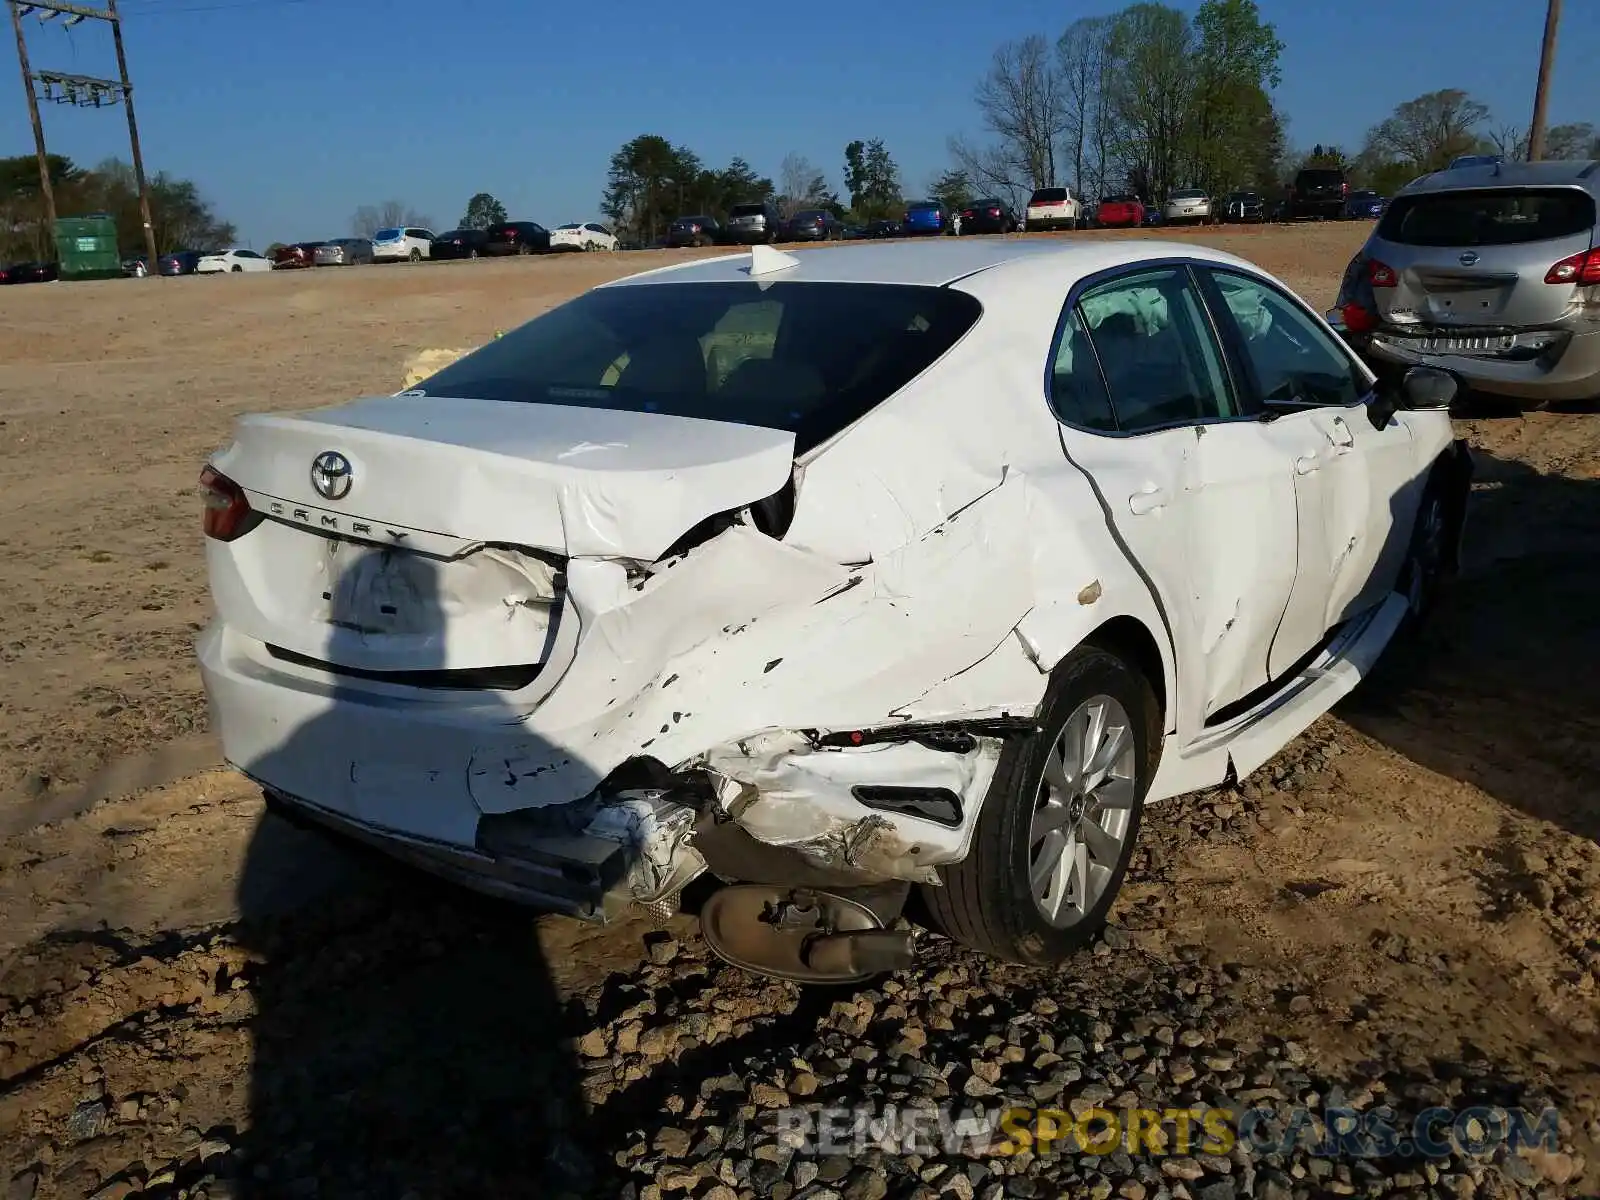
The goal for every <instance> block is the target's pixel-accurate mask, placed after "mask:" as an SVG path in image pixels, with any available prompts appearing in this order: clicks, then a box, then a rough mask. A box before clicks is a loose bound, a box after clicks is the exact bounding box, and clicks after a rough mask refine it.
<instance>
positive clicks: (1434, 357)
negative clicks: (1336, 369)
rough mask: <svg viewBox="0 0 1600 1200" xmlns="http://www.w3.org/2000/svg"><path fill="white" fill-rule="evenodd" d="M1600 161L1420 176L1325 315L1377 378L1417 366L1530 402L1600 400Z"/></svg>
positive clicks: (1393, 205) (1392, 208)
mask: <svg viewBox="0 0 1600 1200" xmlns="http://www.w3.org/2000/svg"><path fill="white" fill-rule="evenodd" d="M1597 197H1600V161H1592V162H1591V161H1578V162H1537V163H1490V164H1486V165H1482V166H1469V167H1458V168H1456V169H1454V170H1449V171H1438V172H1435V173H1434V174H1431V175H1424V176H1423V177H1422V178H1420V179H1416V180H1413V181H1412V182H1411V183H1410V184H1408V185H1406V187H1404V188H1402V189H1401V190H1400V192H1399V193H1398V194H1397V195H1396V196H1395V197H1394V199H1393V200H1392V201H1390V203H1389V208H1388V210H1387V211H1386V212H1385V213H1384V215H1383V218H1382V219H1381V220H1380V221H1379V222H1378V225H1377V228H1376V229H1374V230H1373V232H1372V235H1371V236H1370V237H1369V238H1368V239H1367V243H1366V245H1365V246H1363V247H1362V248H1361V251H1360V252H1359V253H1358V254H1357V255H1356V256H1355V258H1354V259H1352V260H1351V262H1350V265H1349V267H1348V268H1347V269H1346V271H1345V276H1344V282H1343V284H1342V286H1341V287H1340V290H1339V299H1338V302H1337V305H1336V308H1335V310H1334V311H1333V312H1331V313H1329V314H1328V319H1329V321H1330V322H1331V323H1332V324H1334V325H1335V326H1336V327H1338V328H1340V329H1341V332H1343V333H1344V334H1345V336H1346V337H1347V338H1348V339H1349V340H1350V341H1351V343H1352V344H1353V345H1354V346H1355V348H1356V349H1357V350H1358V351H1360V352H1361V354H1362V355H1363V357H1365V358H1366V359H1367V361H1368V362H1369V363H1370V365H1371V366H1372V367H1373V368H1374V370H1376V371H1377V372H1378V373H1379V374H1380V375H1381V374H1386V373H1401V372H1403V371H1404V370H1405V369H1407V368H1409V367H1413V366H1429V367H1438V368H1441V369H1443V370H1446V371H1449V372H1450V373H1451V374H1452V375H1454V376H1455V377H1456V378H1457V379H1458V380H1459V381H1460V382H1461V383H1462V384H1463V385H1465V386H1466V387H1470V388H1475V389H1477V390H1478V391H1480V392H1485V393H1489V394H1493V395H1500V396H1506V397H1509V398H1512V399H1515V400H1518V401H1519V402H1521V404H1522V405H1523V407H1526V408H1539V407H1543V406H1544V405H1546V404H1549V403H1552V402H1557V401H1569V400H1588V399H1592V398H1596V397H1600V240H1597V234H1596V220H1597V218H1596V203H1597Z"/></svg>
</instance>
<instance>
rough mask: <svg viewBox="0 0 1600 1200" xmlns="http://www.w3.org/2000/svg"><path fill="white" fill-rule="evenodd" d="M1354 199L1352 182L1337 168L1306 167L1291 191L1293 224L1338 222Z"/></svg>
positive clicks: (1290, 217)
mask: <svg viewBox="0 0 1600 1200" xmlns="http://www.w3.org/2000/svg"><path fill="white" fill-rule="evenodd" d="M1349 197H1350V181H1349V180H1348V179H1346V178H1345V174H1344V172H1343V171H1341V170H1340V169H1339V168H1337V167H1306V168H1305V169H1304V170H1302V171H1300V172H1299V173H1298V174H1297V175H1295V177H1294V183H1293V184H1292V185H1290V188H1289V205H1288V207H1289V220H1291V221H1297V220H1299V219H1300V218H1301V217H1316V218H1317V219H1319V220H1333V219H1337V218H1338V216H1339V214H1340V213H1342V212H1343V211H1344V202H1345V201H1346V200H1347V199H1349Z"/></svg>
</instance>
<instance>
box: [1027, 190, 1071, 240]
mask: <svg viewBox="0 0 1600 1200" xmlns="http://www.w3.org/2000/svg"><path fill="white" fill-rule="evenodd" d="M1083 215H1084V214H1083V205H1082V204H1080V203H1079V202H1078V198H1077V197H1076V196H1074V195H1073V194H1072V189H1071V188H1064V187H1058V188H1040V189H1039V190H1038V191H1036V192H1034V193H1033V195H1032V196H1030V197H1028V207H1027V208H1026V209H1025V210H1024V211H1023V214H1022V227H1023V228H1024V229H1025V230H1027V231H1028V232H1029V233H1033V232H1036V231H1038V230H1041V229H1043V230H1049V229H1076V228H1077V227H1078V225H1079V223H1080V222H1081V221H1082V220H1083Z"/></svg>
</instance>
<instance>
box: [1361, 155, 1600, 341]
mask: <svg viewBox="0 0 1600 1200" xmlns="http://www.w3.org/2000/svg"><path fill="white" fill-rule="evenodd" d="M1595 216H1596V214H1595V202H1594V199H1593V198H1592V197H1591V196H1590V195H1589V193H1587V192H1586V191H1584V190H1583V189H1581V188H1576V187H1551V188H1468V189H1462V190H1459V191H1449V192H1434V193H1427V192H1424V193H1421V194H1418V195H1413V196H1400V197H1397V198H1396V199H1395V200H1394V201H1393V202H1392V203H1391V204H1390V205H1389V209H1388V211H1387V212H1386V213H1385V214H1384V215H1383V219H1382V221H1381V222H1380V223H1379V225H1378V229H1377V232H1376V234H1375V235H1374V238H1373V241H1372V244H1371V247H1370V250H1369V253H1370V255H1371V256H1372V257H1374V258H1376V259H1378V260H1379V261H1380V262H1381V263H1383V264H1384V265H1385V266H1387V267H1389V268H1390V270H1391V271H1392V272H1393V279H1394V285H1393V286H1392V287H1375V288H1374V289H1373V291H1374V295H1375V297H1376V299H1377V302H1378V307H1379V310H1380V312H1381V313H1382V314H1383V316H1384V317H1386V318H1387V319H1388V320H1389V321H1390V322H1393V323H1398V324H1405V323H1407V322H1421V323H1425V324H1428V325H1438V326H1498V325H1511V326H1518V327H1527V326H1538V325H1551V324H1555V323H1556V322H1558V321H1560V320H1561V319H1562V318H1563V317H1564V316H1565V315H1566V314H1567V311H1568V309H1569V308H1570V306H1571V304H1572V299H1573V287H1572V285H1571V284H1564V283H1554V284H1552V283H1546V282H1545V276H1546V275H1547V274H1549V272H1550V269H1551V268H1552V267H1554V266H1555V265H1556V264H1557V263H1559V262H1561V261H1563V260H1564V259H1567V258H1570V257H1572V256H1573V255H1575V254H1582V253H1583V252H1584V251H1586V250H1588V249H1589V248H1590V246H1591V244H1592V241H1593V238H1594V229H1595Z"/></svg>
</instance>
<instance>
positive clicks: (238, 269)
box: [233, 263, 244, 275]
mask: <svg viewBox="0 0 1600 1200" xmlns="http://www.w3.org/2000/svg"><path fill="white" fill-rule="evenodd" d="M243 271H244V268H243V267H241V266H240V265H239V264H238V263H234V264H233V273H234V274H235V275H238V274H241V273H242V272H243Z"/></svg>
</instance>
